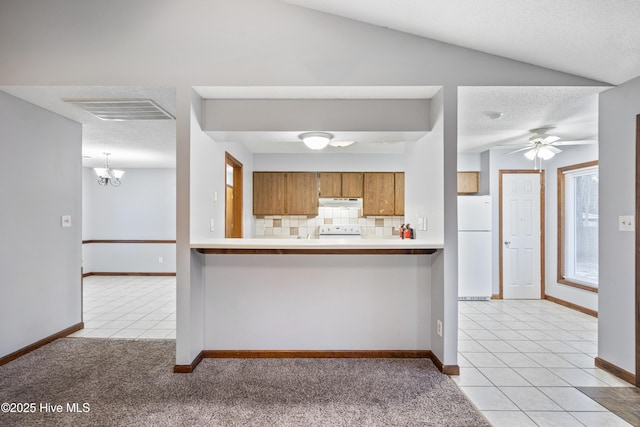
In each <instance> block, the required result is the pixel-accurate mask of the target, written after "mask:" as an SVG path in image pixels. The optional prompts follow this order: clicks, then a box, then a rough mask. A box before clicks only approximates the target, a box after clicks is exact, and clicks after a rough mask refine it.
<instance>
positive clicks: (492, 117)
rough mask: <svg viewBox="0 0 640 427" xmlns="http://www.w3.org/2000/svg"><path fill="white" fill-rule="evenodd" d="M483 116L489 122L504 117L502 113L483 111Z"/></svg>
mask: <svg viewBox="0 0 640 427" xmlns="http://www.w3.org/2000/svg"><path fill="white" fill-rule="evenodd" d="M483 114H484V115H485V116H487V117H488V118H489V119H490V120H500V119H501V118H502V117H503V116H504V113H503V112H502V111H483Z"/></svg>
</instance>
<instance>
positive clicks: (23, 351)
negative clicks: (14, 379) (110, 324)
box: [0, 322, 84, 366]
mask: <svg viewBox="0 0 640 427" xmlns="http://www.w3.org/2000/svg"><path fill="white" fill-rule="evenodd" d="M80 329H84V322H80V323H76V324H75V325H72V326H69V327H68V328H66V329H63V330H61V331H60V332H56V333H55V334H53V335H49V336H48V337H46V338H43V339H41V340H39V341H36V342H34V343H33V344H29V345H28V346H26V347H22V348H21V349H19V350H16V351H14V352H13V353H10V354H7V355H6V356H3V357H0V366H2V365H6V364H7V363H9V362H11V361H12V360H16V359H17V358H18V357H20V356H24V355H25V354H27V353H31V352H32V351H33V350H36V349H38V348H40V347H42V346H44V345H47V344H49V343H50V342H53V341H55V340H57V339H58V338H63V337H66V336H67V335H70V334H72V333H74V332H77V331H79V330H80Z"/></svg>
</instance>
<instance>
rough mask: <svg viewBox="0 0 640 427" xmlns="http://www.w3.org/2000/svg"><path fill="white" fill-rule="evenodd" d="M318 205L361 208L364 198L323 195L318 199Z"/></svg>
mask: <svg viewBox="0 0 640 427" xmlns="http://www.w3.org/2000/svg"><path fill="white" fill-rule="evenodd" d="M318 206H321V207H345V208H360V207H362V199H357V198H341V197H321V198H319V199H318Z"/></svg>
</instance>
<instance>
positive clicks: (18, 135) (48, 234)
mask: <svg viewBox="0 0 640 427" xmlns="http://www.w3.org/2000/svg"><path fill="white" fill-rule="evenodd" d="M0 128H1V129H2V145H1V147H2V148H1V154H2V155H0V194H2V199H3V201H2V203H0V218H2V222H1V223H0V236H2V240H1V244H0V271H2V286H1V287H0V357H2V356H5V355H8V354H10V353H13V352H14V351H16V350H19V349H21V348H23V347H25V346H27V345H30V344H32V343H34V342H37V341H39V340H41V339H44V338H46V337H48V336H50V335H53V334H55V333H57V332H60V331H62V330H63V329H66V328H69V327H70V326H73V325H76V324H78V323H80V322H81V314H82V313H81V280H80V276H81V273H80V271H81V270H80V269H81V224H82V188H81V182H82V178H81V175H82V162H81V155H82V151H81V143H82V128H81V126H80V124H78V123H75V122H73V121H71V120H68V119H65V118H63V117H60V116H58V115H56V114H53V113H50V112H48V111H46V110H44V109H41V108H39V107H36V106H34V105H32V104H29V103H27V102H25V101H22V100H19V99H18V98H14V97H13V96H10V95H7V94H6V93H5V92H0ZM62 215H71V227H65V228H63V227H62V226H61V216H62Z"/></svg>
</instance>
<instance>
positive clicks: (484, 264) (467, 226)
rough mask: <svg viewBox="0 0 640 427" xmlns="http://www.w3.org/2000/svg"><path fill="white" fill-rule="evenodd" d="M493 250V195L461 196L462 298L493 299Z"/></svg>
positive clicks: (459, 273) (459, 261)
mask: <svg viewBox="0 0 640 427" xmlns="http://www.w3.org/2000/svg"><path fill="white" fill-rule="evenodd" d="M491 250H492V248H491V196H458V299H460V300H489V299H491V294H492V293H493V286H492V262H491V261H492V256H491Z"/></svg>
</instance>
